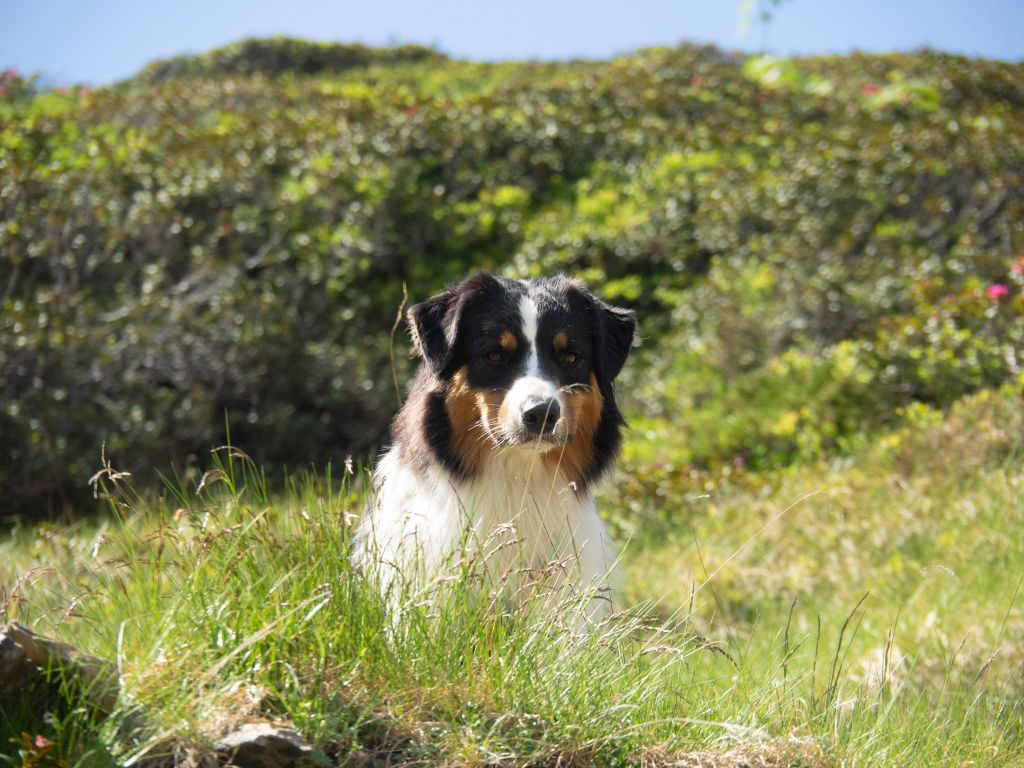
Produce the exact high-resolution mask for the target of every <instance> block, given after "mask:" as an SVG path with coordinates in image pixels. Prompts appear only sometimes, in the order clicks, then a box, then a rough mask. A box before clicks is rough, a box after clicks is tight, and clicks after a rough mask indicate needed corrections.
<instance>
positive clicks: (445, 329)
mask: <svg viewBox="0 0 1024 768" xmlns="http://www.w3.org/2000/svg"><path fill="white" fill-rule="evenodd" d="M495 286H497V280H495V278H494V277H493V276H492V275H489V274H487V273H486V272H478V273H477V274H475V275H472V276H471V277H467V278H466V279H465V280H463V281H462V282H461V283H459V284H458V285H455V286H453V287H451V288H448V289H447V290H445V291H443V292H442V293H439V294H438V295H437V296H433V297H431V298H429V299H427V300H426V301H424V302H421V303H419V304H416V305H414V306H412V307H409V311H408V313H407V317H408V319H409V327H410V328H411V329H412V343H413V347H414V348H415V349H416V352H417V353H418V354H419V355H420V356H421V357H422V358H423V360H424V361H425V362H426V363H427V365H429V366H430V369H431V370H432V371H433V372H434V374H435V375H437V376H439V377H441V378H443V377H444V376H445V374H446V373H447V372H448V369H449V368H450V367H451V364H452V361H453V359H454V357H455V348H456V343H457V341H458V338H459V324H460V323H461V321H462V315H463V313H464V311H465V309H466V306H467V305H468V304H469V303H470V302H472V301H475V300H477V299H479V298H480V297H482V296H483V295H484V294H486V293H487V292H488V291H490V290H491V289H492V288H494V287H495Z"/></svg>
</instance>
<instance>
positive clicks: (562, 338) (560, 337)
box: [551, 331, 569, 352]
mask: <svg viewBox="0 0 1024 768" xmlns="http://www.w3.org/2000/svg"><path fill="white" fill-rule="evenodd" d="M551 346H553V347H554V348H555V352H561V351H562V350H563V349H565V348H566V347H568V346H569V336H568V335H567V334H566V332H565V331H559V332H558V333H556V334H555V338H554V341H552V342H551Z"/></svg>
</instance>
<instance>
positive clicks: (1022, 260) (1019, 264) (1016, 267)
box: [1010, 256, 1024, 277]
mask: <svg viewBox="0 0 1024 768" xmlns="http://www.w3.org/2000/svg"><path fill="white" fill-rule="evenodd" d="M1010 271H1011V272H1012V273H1013V274H1015V275H1016V276H1017V277H1024V256H1018V257H1017V260H1016V261H1014V262H1013V266H1012V267H1010Z"/></svg>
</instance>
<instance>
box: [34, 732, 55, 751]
mask: <svg viewBox="0 0 1024 768" xmlns="http://www.w3.org/2000/svg"><path fill="white" fill-rule="evenodd" d="M33 743H34V744H35V745H36V749H46V748H47V747H48V746H50V745H51V744H53V742H52V741H50V740H49V739H48V738H46V737H45V736H43V734H41V733H40V734H36V737H35V739H34V740H33Z"/></svg>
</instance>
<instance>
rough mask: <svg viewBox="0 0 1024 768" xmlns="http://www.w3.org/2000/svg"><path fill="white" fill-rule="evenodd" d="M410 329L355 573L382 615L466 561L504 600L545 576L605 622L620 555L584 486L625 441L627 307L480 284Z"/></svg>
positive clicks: (442, 298)
mask: <svg viewBox="0 0 1024 768" xmlns="http://www.w3.org/2000/svg"><path fill="white" fill-rule="evenodd" d="M408 321H409V324H410V326H411V329H412V337H413V343H414V346H415V350H416V353H417V354H418V355H419V356H420V357H421V358H422V361H421V364H420V367H419V370H418V372H417V374H416V377H415V379H414V381H413V383H412V387H411V390H410V392H409V396H408V399H407V401H406V403H405V405H404V406H403V407H402V409H401V410H400V411H399V413H398V415H397V416H396V417H395V420H394V423H393V425H392V435H393V439H394V444H393V446H392V447H391V448H390V450H388V451H387V453H386V454H385V455H384V456H383V458H382V459H381V461H380V463H379V464H378V466H377V470H376V473H375V476H374V484H373V493H372V496H371V498H370V500H369V502H368V503H367V506H366V510H365V513H364V515H363V518H362V520H361V522H360V525H359V530H358V533H357V539H356V552H355V559H356V562H357V564H358V565H359V566H360V567H361V568H362V569H363V570H364V571H367V572H368V574H370V575H372V576H373V577H374V579H375V581H376V583H377V585H378V586H379V587H380V588H381V589H382V590H384V591H385V593H387V595H388V599H389V601H391V602H392V604H394V601H395V600H396V599H397V595H398V592H399V591H400V590H409V589H412V590H415V591H419V590H422V589H432V588H434V587H435V586H436V582H437V581H438V579H440V578H442V577H443V576H444V575H445V570H446V568H448V567H449V565H450V564H451V563H453V562H458V561H459V560H460V559H462V560H464V559H465V558H466V557H467V556H468V557H473V558H476V559H477V560H478V561H482V562H483V563H484V566H485V568H486V573H487V575H488V577H489V578H493V579H494V580H495V583H498V584H502V585H505V586H507V587H508V590H507V594H508V595H510V596H513V599H515V596H517V595H521V594H522V593H523V591H524V589H523V588H524V586H525V585H529V584H530V583H531V574H535V573H537V572H543V571H546V572H548V573H551V572H552V569H555V570H557V572H558V573H559V574H560V576H559V577H558V579H557V581H558V583H559V584H560V585H561V587H563V588H566V589H572V590H574V591H576V590H585V593H584V594H589V595H591V597H590V598H589V600H587V601H586V602H585V603H584V605H585V609H584V611H583V614H585V616H584V618H585V619H595V618H599V617H601V616H603V615H605V614H606V613H607V612H608V611H609V609H610V606H611V598H610V595H609V594H608V593H609V589H608V578H609V575H610V573H611V571H612V568H613V565H614V561H615V557H616V554H615V550H614V548H613V547H612V544H611V542H610V541H609V539H608V535H607V533H606V531H605V527H604V524H603V523H602V521H601V519H600V518H599V517H598V515H597V510H596V508H595V506H594V498H593V496H592V489H593V487H594V484H595V483H596V482H597V481H598V480H599V479H600V478H601V477H602V476H603V475H604V474H605V473H606V472H607V471H608V469H609V468H610V467H611V466H612V464H613V462H614V460H615V457H616V454H617V453H618V450H619V444H620V442H621V434H620V433H621V429H622V426H623V418H622V415H621V414H620V412H619V409H618V407H617V406H616V404H615V393H614V389H613V386H612V382H613V381H614V380H615V377H616V376H617V375H618V373H619V371H621V370H622V366H623V364H624V363H625V362H626V356H627V354H628V353H629V348H630V344H631V342H632V340H633V331H634V328H635V326H636V322H635V320H634V317H633V313H632V311H630V310H626V309H620V308H618V307H613V306H610V305H608V304H606V303H605V302H603V301H601V300H600V299H598V298H597V297H595V296H593V295H592V294H591V293H590V292H589V291H588V290H587V289H586V287H585V286H584V285H583V283H581V282H580V281H578V280H573V279H569V278H566V277H553V278H544V279H539V280H506V279H502V278H498V277H494V276H492V275H489V274H486V273H480V274H476V275H474V276H472V277H470V278H468V279H466V280H464V281H463V282H461V283H459V284H458V285H455V286H454V287H452V288H449V289H448V290H446V291H444V292H443V293H441V294H439V295H437V296H434V297H433V298H431V299H428V300H427V301H424V302H423V303H421V304H417V305H415V306H413V307H412V308H410V310H409V312H408ZM527 591H528V590H527Z"/></svg>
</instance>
